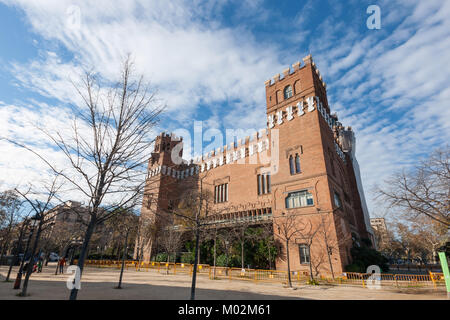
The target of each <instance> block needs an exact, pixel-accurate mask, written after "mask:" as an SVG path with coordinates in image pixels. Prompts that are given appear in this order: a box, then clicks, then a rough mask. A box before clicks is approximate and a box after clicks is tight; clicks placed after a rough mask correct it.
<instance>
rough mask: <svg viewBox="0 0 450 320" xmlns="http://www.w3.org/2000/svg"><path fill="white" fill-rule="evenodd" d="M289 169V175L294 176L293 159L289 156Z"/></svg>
mask: <svg viewBox="0 0 450 320" xmlns="http://www.w3.org/2000/svg"><path fill="white" fill-rule="evenodd" d="M289 169H290V171H291V174H295V168H294V158H293V157H292V155H291V156H289Z"/></svg>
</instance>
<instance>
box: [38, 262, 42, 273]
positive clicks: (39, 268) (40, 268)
mask: <svg viewBox="0 0 450 320" xmlns="http://www.w3.org/2000/svg"><path fill="white" fill-rule="evenodd" d="M41 272H42V259H39V260H38V273H41Z"/></svg>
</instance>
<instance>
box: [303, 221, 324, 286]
mask: <svg viewBox="0 0 450 320" xmlns="http://www.w3.org/2000/svg"><path fill="white" fill-rule="evenodd" d="M321 229H322V228H321V224H320V223H317V224H313V223H312V221H311V220H309V221H308V222H307V223H306V224H305V225H304V227H303V228H302V229H301V230H299V231H298V234H299V235H300V237H301V238H302V241H304V243H305V244H306V246H307V247H308V251H309V273H310V275H309V277H310V281H314V276H313V268H314V269H315V271H316V274H317V272H318V268H319V266H320V264H322V263H323V256H322V255H315V256H314V254H315V252H313V250H312V244H313V241H314V240H315V238H316V236H317V234H318V232H319V230H321ZM314 258H316V260H314Z"/></svg>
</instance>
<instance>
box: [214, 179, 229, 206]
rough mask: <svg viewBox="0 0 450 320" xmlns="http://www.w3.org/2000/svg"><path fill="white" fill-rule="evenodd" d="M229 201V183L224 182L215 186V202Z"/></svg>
mask: <svg viewBox="0 0 450 320" xmlns="http://www.w3.org/2000/svg"><path fill="white" fill-rule="evenodd" d="M226 201H228V183H223V184H220V185H217V186H215V187H214V202H215V203H222V202H226Z"/></svg>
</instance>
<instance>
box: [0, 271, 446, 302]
mask: <svg viewBox="0 0 450 320" xmlns="http://www.w3.org/2000/svg"><path fill="white" fill-rule="evenodd" d="M7 271H8V268H7V267H6V266H0V300H9V299H44V300H54V299H63V300H66V299H68V297H69V290H68V289H67V286H66V281H67V279H68V278H69V276H70V275H69V274H62V275H61V274H60V275H55V274H54V273H55V266H53V265H51V264H49V266H48V267H44V270H43V272H42V273H34V274H32V276H31V278H30V279H31V280H30V283H29V286H28V292H29V294H30V295H29V296H28V297H17V296H16V294H17V293H18V290H14V289H12V287H13V282H5V281H4V280H5V277H6V274H7ZM16 273H17V267H16V268H14V269H13V273H12V275H13V277H12V278H13V279H14V278H15V275H16ZM119 273H120V270H118V269H109V268H94V267H87V268H85V271H84V274H83V278H82V283H81V290H80V291H79V293H78V299H88V300H103V299H119V300H120V299H124V300H126V299H132V300H139V299H150V300H178V299H181V300H185V299H189V297H190V286H191V277H190V276H189V275H187V274H177V275H173V274H169V275H167V274H163V273H158V272H157V271H156V270H150V271H139V272H137V271H135V270H134V269H130V270H125V272H124V276H123V289H115V288H114V287H115V286H117V282H118V279H119ZM295 287H296V290H292V289H289V288H285V287H284V286H283V285H282V284H281V283H253V282H250V281H238V280H210V279H209V278H208V276H206V275H200V276H198V277H197V291H196V298H197V299H198V300H255V299H258V300H280V299H281V300H283V299H314V300H316V299H322V300H329V299H339V300H417V299H423V300H430V299H431V300H434V299H439V300H441V299H446V293H445V291H443V290H439V291H433V290H427V291H423V290H422V291H421V292H418V291H417V290H411V289H410V290H408V291H405V290H403V291H399V290H396V289H394V288H393V289H387V288H383V289H379V290H375V289H367V288H362V287H357V286H318V287H311V286H304V285H295Z"/></svg>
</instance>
